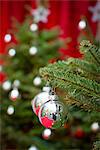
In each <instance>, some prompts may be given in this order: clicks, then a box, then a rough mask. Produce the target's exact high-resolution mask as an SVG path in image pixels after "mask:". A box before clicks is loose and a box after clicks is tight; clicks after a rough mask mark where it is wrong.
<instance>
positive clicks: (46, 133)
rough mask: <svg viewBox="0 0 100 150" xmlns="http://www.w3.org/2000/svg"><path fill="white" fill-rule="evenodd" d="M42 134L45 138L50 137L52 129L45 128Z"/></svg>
mask: <svg viewBox="0 0 100 150" xmlns="http://www.w3.org/2000/svg"><path fill="white" fill-rule="evenodd" d="M42 136H43V138H44V139H45V140H47V139H49V138H50V136H51V129H45V130H44V131H43V133H42Z"/></svg>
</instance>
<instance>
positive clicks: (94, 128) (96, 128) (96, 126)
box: [91, 122, 99, 132]
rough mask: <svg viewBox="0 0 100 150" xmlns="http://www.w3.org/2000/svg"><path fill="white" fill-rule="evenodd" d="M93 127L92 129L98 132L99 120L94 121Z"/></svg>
mask: <svg viewBox="0 0 100 150" xmlns="http://www.w3.org/2000/svg"><path fill="white" fill-rule="evenodd" d="M91 129H92V131H94V132H96V131H98V130H99V124H98V122H94V123H93V124H92V125H91Z"/></svg>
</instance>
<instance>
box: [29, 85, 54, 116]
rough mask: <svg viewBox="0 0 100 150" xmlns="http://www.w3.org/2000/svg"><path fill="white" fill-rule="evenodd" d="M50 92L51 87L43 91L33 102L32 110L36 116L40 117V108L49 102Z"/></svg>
mask: <svg viewBox="0 0 100 150" xmlns="http://www.w3.org/2000/svg"><path fill="white" fill-rule="evenodd" d="M50 90H51V88H50V87H44V88H43V91H42V92H41V93H39V94H38V95H36V96H35V98H34V99H33V100H32V108H33V111H34V113H35V114H36V115H38V113H39V109H40V107H41V106H42V105H43V104H44V103H45V102H47V101H48V100H49V97H50V93H49V92H50Z"/></svg>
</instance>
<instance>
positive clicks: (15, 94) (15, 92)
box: [10, 88, 19, 101]
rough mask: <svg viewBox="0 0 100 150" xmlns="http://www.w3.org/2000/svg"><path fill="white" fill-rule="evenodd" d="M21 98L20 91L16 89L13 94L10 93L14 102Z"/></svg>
mask: <svg viewBox="0 0 100 150" xmlns="http://www.w3.org/2000/svg"><path fill="white" fill-rule="evenodd" d="M17 98H19V91H18V89H17V88H14V89H13V90H12V91H11V92H10V99H11V100H12V101H16V99H17Z"/></svg>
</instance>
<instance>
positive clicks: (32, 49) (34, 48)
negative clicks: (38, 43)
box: [29, 46, 37, 55]
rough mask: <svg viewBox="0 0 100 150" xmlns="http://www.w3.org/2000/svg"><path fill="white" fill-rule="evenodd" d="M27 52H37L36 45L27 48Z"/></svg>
mask: <svg viewBox="0 0 100 150" xmlns="http://www.w3.org/2000/svg"><path fill="white" fill-rule="evenodd" d="M29 53H30V55H35V54H36V53H37V47H35V46H32V47H31V48H30V49H29Z"/></svg>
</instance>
